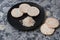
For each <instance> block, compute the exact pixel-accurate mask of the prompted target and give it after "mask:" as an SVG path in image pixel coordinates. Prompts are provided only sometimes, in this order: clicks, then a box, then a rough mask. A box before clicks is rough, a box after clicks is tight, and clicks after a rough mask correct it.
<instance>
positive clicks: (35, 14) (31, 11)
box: [28, 7, 40, 16]
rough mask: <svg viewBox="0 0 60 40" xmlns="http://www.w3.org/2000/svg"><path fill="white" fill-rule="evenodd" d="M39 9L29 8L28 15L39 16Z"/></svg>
mask: <svg viewBox="0 0 60 40" xmlns="http://www.w3.org/2000/svg"><path fill="white" fill-rule="evenodd" d="M39 12H40V11H39V9H38V8H37V7H30V9H29V10H28V15H30V16H37V15H39Z"/></svg>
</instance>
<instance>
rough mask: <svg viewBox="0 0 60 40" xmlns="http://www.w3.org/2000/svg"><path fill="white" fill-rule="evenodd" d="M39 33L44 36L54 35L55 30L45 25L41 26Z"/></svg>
mask: <svg viewBox="0 0 60 40" xmlns="http://www.w3.org/2000/svg"><path fill="white" fill-rule="evenodd" d="M40 31H41V32H42V33H43V34H45V35H51V34H53V33H54V31H55V29H52V28H49V27H48V25H47V24H43V25H42V26H41V28H40Z"/></svg>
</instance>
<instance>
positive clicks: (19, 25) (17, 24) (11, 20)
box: [7, 2, 45, 31]
mask: <svg viewBox="0 0 60 40" xmlns="http://www.w3.org/2000/svg"><path fill="white" fill-rule="evenodd" d="M23 3H27V4H29V5H30V6H35V7H37V8H38V9H39V10H40V13H39V15H38V16H36V17H32V16H31V17H32V18H33V19H34V20H35V21H36V23H35V25H34V26H32V27H29V28H28V27H25V26H23V25H22V23H21V22H19V20H22V19H24V18H26V17H27V16H29V15H28V14H24V15H23V16H21V17H19V18H14V17H12V15H11V11H12V9H14V8H18V7H19V5H21V4H23ZM7 20H8V22H9V23H10V24H11V25H12V27H14V28H15V29H18V30H20V31H33V30H35V29H37V28H39V26H41V25H42V24H43V23H44V21H45V12H44V9H43V8H42V7H41V6H40V5H38V4H36V3H32V2H21V3H18V4H16V5H14V6H13V7H12V8H11V9H10V10H9V11H8V14H7Z"/></svg>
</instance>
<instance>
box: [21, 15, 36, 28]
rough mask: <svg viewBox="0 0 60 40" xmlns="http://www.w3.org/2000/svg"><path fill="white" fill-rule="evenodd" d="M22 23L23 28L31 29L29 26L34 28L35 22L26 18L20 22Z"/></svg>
mask: <svg viewBox="0 0 60 40" xmlns="http://www.w3.org/2000/svg"><path fill="white" fill-rule="evenodd" d="M22 23H23V26H26V27H31V26H34V24H35V20H34V19H33V18H31V17H29V16H28V17H26V18H24V19H23V20H22Z"/></svg>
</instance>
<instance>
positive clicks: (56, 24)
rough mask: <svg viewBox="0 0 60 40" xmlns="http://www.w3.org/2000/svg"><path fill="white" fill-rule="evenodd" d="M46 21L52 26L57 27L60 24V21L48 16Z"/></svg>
mask: <svg viewBox="0 0 60 40" xmlns="http://www.w3.org/2000/svg"><path fill="white" fill-rule="evenodd" d="M45 23H46V24H47V25H49V27H50V28H57V27H58V26H59V21H58V20H57V19H56V18H52V17H50V18H47V19H46V22H45Z"/></svg>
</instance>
